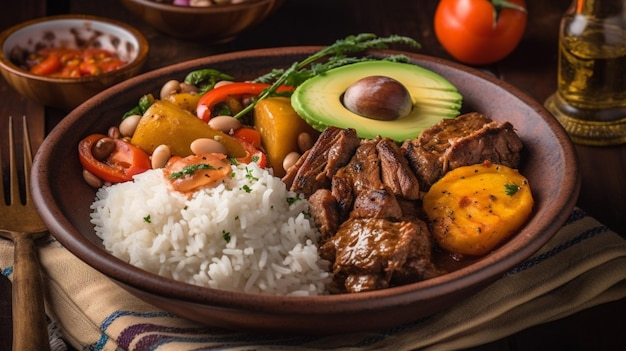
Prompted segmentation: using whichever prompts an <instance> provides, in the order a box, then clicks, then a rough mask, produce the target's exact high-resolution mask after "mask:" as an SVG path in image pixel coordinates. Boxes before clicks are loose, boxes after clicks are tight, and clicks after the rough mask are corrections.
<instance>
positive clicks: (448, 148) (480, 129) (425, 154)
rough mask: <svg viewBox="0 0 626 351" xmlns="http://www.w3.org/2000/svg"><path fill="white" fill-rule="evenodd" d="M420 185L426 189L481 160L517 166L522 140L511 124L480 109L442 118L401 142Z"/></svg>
mask: <svg viewBox="0 0 626 351" xmlns="http://www.w3.org/2000/svg"><path fill="white" fill-rule="evenodd" d="M402 148H403V149H404V151H405V156H406V158H407V160H408V163H409V165H410V166H411V168H412V169H413V171H414V172H415V174H416V175H417V178H418V180H419V183H420V186H421V189H422V190H423V191H427V190H428V189H429V188H430V186H431V185H432V184H434V183H435V182H436V181H437V180H439V178H441V177H442V176H443V175H444V174H445V173H446V172H448V171H450V170H452V169H455V168H458V167H461V166H468V165H472V164H479V163H482V162H484V161H485V160H487V161H491V162H492V163H498V164H502V165H505V166H508V167H512V168H517V167H518V165H519V162H520V155H521V150H522V141H521V140H520V138H519V136H518V135H517V133H515V130H514V128H513V126H512V125H511V124H510V123H508V122H504V123H498V122H495V121H492V120H491V119H489V118H487V117H486V116H484V115H482V114H480V113H476V112H473V113H467V114H464V115H461V116H459V117H457V118H454V119H444V120H442V121H441V122H439V123H437V124H436V125H434V126H432V127H431V128H429V129H427V130H425V131H424V132H422V134H420V136H419V137H418V138H417V139H412V140H407V141H405V142H404V144H403V145H402Z"/></svg>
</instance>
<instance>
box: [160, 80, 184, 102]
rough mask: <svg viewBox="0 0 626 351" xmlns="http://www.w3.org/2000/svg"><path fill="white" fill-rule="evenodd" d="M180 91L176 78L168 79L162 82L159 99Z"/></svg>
mask: <svg viewBox="0 0 626 351" xmlns="http://www.w3.org/2000/svg"><path fill="white" fill-rule="evenodd" d="M179 91H180V83H179V82H178V81H177V80H170V81H167V82H166V83H165V84H163V87H162V88H161V93H160V94H159V95H160V96H161V99H165V98H166V97H168V96H170V95H173V94H176V93H178V92H179Z"/></svg>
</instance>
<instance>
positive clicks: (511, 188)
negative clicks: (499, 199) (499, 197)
mask: <svg viewBox="0 0 626 351" xmlns="http://www.w3.org/2000/svg"><path fill="white" fill-rule="evenodd" d="M520 189H521V187H520V186H519V185H517V184H510V183H506V184H504V193H505V194H507V195H509V196H513V195H515V194H516V193H517V192H518V191H519V190H520Z"/></svg>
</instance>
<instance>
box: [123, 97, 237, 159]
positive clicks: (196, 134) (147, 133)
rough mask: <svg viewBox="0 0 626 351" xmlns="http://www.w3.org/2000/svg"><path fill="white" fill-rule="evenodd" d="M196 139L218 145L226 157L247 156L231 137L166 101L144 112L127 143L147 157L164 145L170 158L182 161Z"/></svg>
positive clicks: (155, 104) (189, 153) (157, 103)
mask: <svg viewBox="0 0 626 351" xmlns="http://www.w3.org/2000/svg"><path fill="white" fill-rule="evenodd" d="M199 138H209V139H214V140H217V141H219V142H220V143H222V144H223V145H224V146H225V147H226V150H227V154H228V156H229V157H234V158H239V157H244V156H246V151H245V150H244V148H243V146H241V144H240V143H239V142H237V141H236V140H235V139H233V138H232V137H231V136H229V135H228V134H225V133H222V132H221V131H219V130H217V129H214V128H211V127H210V126H209V125H208V124H206V123H204V122H202V120H200V119H199V118H197V117H196V116H194V115H193V114H191V113H189V112H188V111H185V110H183V109H181V108H180V107H179V106H178V105H176V104H174V103H172V102H170V101H167V100H159V101H156V102H155V103H154V104H152V105H151V106H150V107H149V108H148V109H147V110H146V112H145V113H144V114H143V116H142V117H141V119H140V120H139V124H138V125H137V129H135V133H134V134H133V137H132V138H131V141H130V142H131V143H132V144H134V145H137V146H138V147H139V148H140V149H142V150H144V151H145V152H147V153H148V154H152V152H153V151H154V149H155V148H156V147H157V146H159V145H167V146H169V148H170V151H171V153H172V155H173V156H181V157H185V156H189V155H191V154H192V152H191V149H190V147H189V146H190V145H191V143H192V142H193V141H194V140H196V139H199Z"/></svg>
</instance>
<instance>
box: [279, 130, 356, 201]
mask: <svg viewBox="0 0 626 351" xmlns="http://www.w3.org/2000/svg"><path fill="white" fill-rule="evenodd" d="M360 142H361V140H360V139H359V137H358V136H357V135H356V131H355V130H354V129H341V128H336V127H329V128H327V129H326V130H324V131H323V132H322V134H321V135H320V136H319V138H318V140H317V142H316V143H315V145H313V148H311V149H310V150H309V151H308V152H306V155H303V156H302V157H301V158H300V160H301V162H300V160H299V161H298V164H297V166H294V167H292V168H291V169H290V170H289V172H288V173H287V174H286V175H285V177H284V178H283V181H284V182H285V184H287V185H288V186H289V187H290V189H291V190H292V191H295V192H298V193H303V194H304V195H305V196H306V197H307V198H308V197H309V196H311V195H312V194H313V193H314V192H315V191H316V190H318V189H322V188H326V189H328V188H330V183H331V179H332V177H333V175H335V173H336V172H337V170H338V169H339V168H341V167H343V166H344V165H345V164H346V163H348V161H350V158H351V157H352V155H353V154H354V150H356V148H357V147H358V146H359V144H360ZM294 172H295V174H294Z"/></svg>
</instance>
